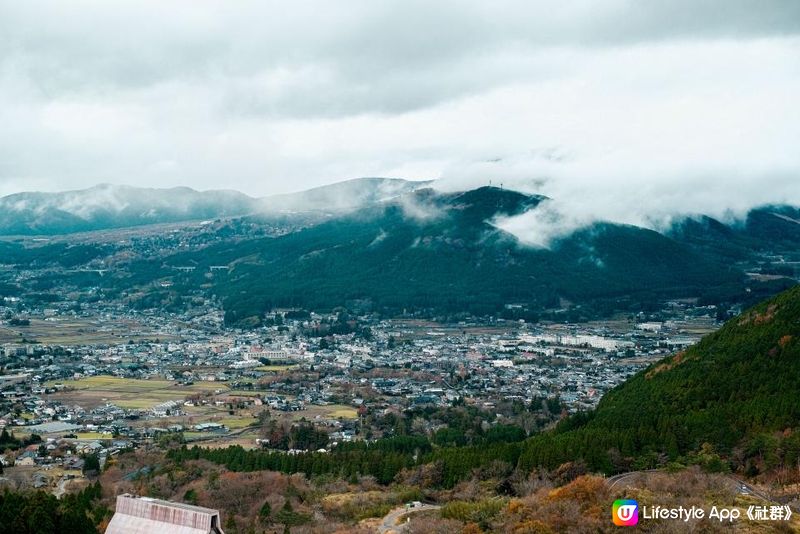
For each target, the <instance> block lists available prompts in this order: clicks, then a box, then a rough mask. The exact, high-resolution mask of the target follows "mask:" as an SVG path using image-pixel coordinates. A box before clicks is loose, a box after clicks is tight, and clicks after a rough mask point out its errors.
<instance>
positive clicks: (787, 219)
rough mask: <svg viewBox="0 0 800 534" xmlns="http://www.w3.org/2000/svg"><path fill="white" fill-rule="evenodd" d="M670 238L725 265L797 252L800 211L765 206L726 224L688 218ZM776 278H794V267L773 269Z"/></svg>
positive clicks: (680, 222) (706, 218)
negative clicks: (759, 256) (755, 255)
mask: <svg viewBox="0 0 800 534" xmlns="http://www.w3.org/2000/svg"><path fill="white" fill-rule="evenodd" d="M666 235H668V236H670V237H672V238H673V239H675V240H678V241H680V242H683V243H686V244H688V245H690V246H692V247H693V248H695V249H697V250H700V251H702V252H703V253H705V254H709V255H714V256H717V257H718V258H720V259H724V260H725V261H741V260H746V259H748V258H752V257H753V255H754V254H757V253H759V252H760V253H766V254H781V253H786V252H794V251H796V250H797V249H798V246H800V209H798V208H794V207H791V206H764V207H759V208H756V209H753V210H751V211H750V212H749V213H748V214H747V216H746V217H745V218H744V219H743V220H741V221H734V222H731V223H724V222H721V221H719V220H717V219H713V218H711V217H707V216H703V217H697V218H686V219H683V220H680V221H678V222H677V223H676V224H675V225H673V226H672V228H670V229H669V230H668V231H667V232H666ZM770 272H772V273H773V274H789V275H792V274H793V269H792V268H791V267H790V266H787V265H784V266H777V267H776V266H773V267H772V271H769V269H768V272H767V273H766V274H769V273H770Z"/></svg>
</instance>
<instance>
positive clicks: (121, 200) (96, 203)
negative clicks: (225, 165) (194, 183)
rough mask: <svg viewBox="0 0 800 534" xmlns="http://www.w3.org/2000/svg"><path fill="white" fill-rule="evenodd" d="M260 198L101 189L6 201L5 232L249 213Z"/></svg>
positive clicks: (1, 212) (0, 204) (2, 209)
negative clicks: (256, 199)
mask: <svg viewBox="0 0 800 534" xmlns="http://www.w3.org/2000/svg"><path fill="white" fill-rule="evenodd" d="M254 203H255V200H254V199H252V198H250V197H248V196H246V195H244V194H242V193H238V192H236V191H203V192H200V191H195V190H193V189H190V188H188V187H175V188H171V189H144V188H137V187H128V186H115V185H108V184H105V185H99V186H96V187H92V188H89V189H83V190H79V191H66V192H63V193H18V194H15V195H9V196H6V197H3V198H0V234H5V235H35V234H43V235H52V234H68V233H73V232H86V231H93V230H102V229H109V228H124V227H129V226H141V225H145V224H154V223H165V222H180V221H187V220H198V219H208V218H216V217H228V216H236V215H244V214H247V213H250V212H252V210H253V209H254V205H255V204H254Z"/></svg>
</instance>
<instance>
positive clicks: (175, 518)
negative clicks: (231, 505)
mask: <svg viewBox="0 0 800 534" xmlns="http://www.w3.org/2000/svg"><path fill="white" fill-rule="evenodd" d="M220 525H221V523H220V518H219V511H218V510H212V509H211V508H203V507H201V506H192V505H189V504H183V503H179V502H171V501H162V500H161V499H151V498H149V497H138V496H136V495H129V494H127V493H125V494H123V495H118V496H117V508H116V511H115V513H114V517H112V518H111V522H110V523H109V524H108V528H107V529H106V534H151V533H155V532H157V533H158V534H224V532H222V527H221V526H220Z"/></svg>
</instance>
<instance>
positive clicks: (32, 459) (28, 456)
mask: <svg viewBox="0 0 800 534" xmlns="http://www.w3.org/2000/svg"><path fill="white" fill-rule="evenodd" d="M35 464H36V453H35V452H33V451H25V452H23V453H22V454H20V455H19V456H18V457H17V460H16V461H15V462H14V465H23V466H31V465H35Z"/></svg>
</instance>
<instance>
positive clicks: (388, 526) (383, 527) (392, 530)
mask: <svg viewBox="0 0 800 534" xmlns="http://www.w3.org/2000/svg"><path fill="white" fill-rule="evenodd" d="M439 508H441V506H437V505H435V504H422V505H420V506H416V507H414V508H406V507H405V506H401V507H399V508H395V509H394V510H392V511H391V512H389V513H388V514H386V515H385V516H384V518H383V522H382V523H381V524H380V526H379V527H378V532H379V533H380V534H399V533H400V532H403V529H404V528H405V523H403V524H400V525H398V524H397V522H398V521H400V518H402V517H403V516H406V515H409V514H416V513H419V512H427V511H429V510H438V509H439Z"/></svg>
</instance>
